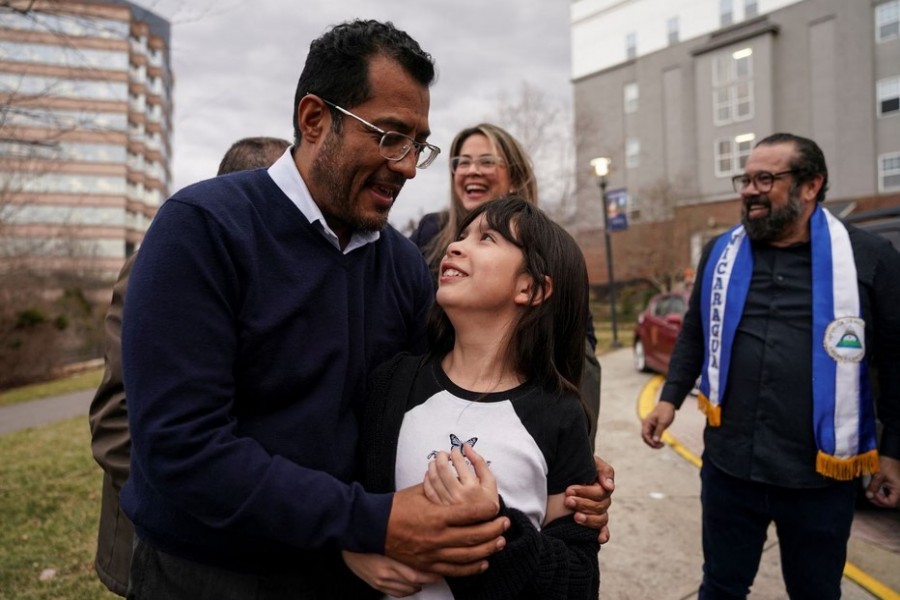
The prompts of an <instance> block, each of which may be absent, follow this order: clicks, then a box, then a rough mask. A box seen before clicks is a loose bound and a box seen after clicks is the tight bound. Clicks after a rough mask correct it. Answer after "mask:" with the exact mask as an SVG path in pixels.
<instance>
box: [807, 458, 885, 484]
mask: <svg viewBox="0 0 900 600" xmlns="http://www.w3.org/2000/svg"><path fill="white" fill-rule="evenodd" d="M816 472H817V473H821V474H822V475H824V476H825V477H830V478H832V479H839V480H841V481H850V480H851V479H856V478H857V477H859V476H860V475H873V474H875V473H877V472H878V450H869V451H868V452H864V453H863V454H857V455H856V456H851V457H850V458H838V457H837V456H831V455H829V454H825V453H824V452H822V451H821V450H819V453H818V455H816Z"/></svg>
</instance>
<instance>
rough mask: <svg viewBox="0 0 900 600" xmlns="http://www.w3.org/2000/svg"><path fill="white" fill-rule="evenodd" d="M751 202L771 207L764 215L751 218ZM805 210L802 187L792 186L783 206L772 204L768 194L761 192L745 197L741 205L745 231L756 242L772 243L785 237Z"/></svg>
mask: <svg viewBox="0 0 900 600" xmlns="http://www.w3.org/2000/svg"><path fill="white" fill-rule="evenodd" d="M750 203H755V204H763V205H765V206H766V207H767V208H768V209H769V214H767V215H766V216H764V217H758V218H756V219H750V218H749V217H748V216H747V206H748V204H750ZM802 212H803V204H802V203H801V202H800V188H799V187H798V186H793V185H792V186H791V189H790V191H788V201H787V203H786V204H784V205H782V206H777V207H776V206H772V202H771V201H770V200H769V197H768V195H766V194H760V195H759V196H753V197H752V198H749V199H745V200H743V202H742V205H741V223H742V224H743V225H744V231H746V232H747V236H748V237H749V238H750V239H751V240H753V241H754V242H763V243H766V244H768V243H771V242H774V241H777V240H779V239H780V238H782V237H784V235H785V234H786V233H787V232H788V230H789V229H790V227H791V226H792V225H793V224H794V223H796V222H797V220H798V219H799V218H800V213H802Z"/></svg>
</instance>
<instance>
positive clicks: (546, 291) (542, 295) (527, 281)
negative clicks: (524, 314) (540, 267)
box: [515, 273, 553, 306]
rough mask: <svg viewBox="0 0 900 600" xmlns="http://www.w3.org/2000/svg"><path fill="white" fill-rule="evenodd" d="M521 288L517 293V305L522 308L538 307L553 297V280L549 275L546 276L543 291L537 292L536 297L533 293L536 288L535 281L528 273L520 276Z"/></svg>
mask: <svg viewBox="0 0 900 600" xmlns="http://www.w3.org/2000/svg"><path fill="white" fill-rule="evenodd" d="M518 283H519V287H518V290H519V291H518V292H517V293H516V297H515V303H516V304H518V305H520V306H537V305H538V304H541V303H542V302H544V301H545V300H546V299H547V298H549V297H550V296H552V295H553V280H552V279H551V278H550V276H549V275H544V287H543V289H538V290H535V293H534V297H532V291H533V288H534V280H533V279H532V278H531V275H529V274H528V273H523V274H522V275H520V276H519V282H518Z"/></svg>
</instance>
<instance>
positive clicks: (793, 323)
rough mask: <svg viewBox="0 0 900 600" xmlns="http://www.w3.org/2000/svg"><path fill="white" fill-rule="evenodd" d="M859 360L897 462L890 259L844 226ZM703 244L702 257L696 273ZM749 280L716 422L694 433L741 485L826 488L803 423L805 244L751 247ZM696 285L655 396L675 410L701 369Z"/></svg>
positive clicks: (808, 378)
mask: <svg viewBox="0 0 900 600" xmlns="http://www.w3.org/2000/svg"><path fill="white" fill-rule="evenodd" d="M848 231H850V240H851V245H852V246H853V250H854V259H855V263H856V266H857V283H858V287H859V293H860V307H861V310H862V317H863V319H864V320H865V322H866V340H867V351H866V355H867V356H866V359H867V360H869V361H870V364H871V363H872V362H873V361H874V363H875V364H876V365H877V366H879V367H880V368H879V369H878V371H879V384H880V388H881V398H880V401H879V403H878V415H879V418H880V419H881V420H882V422H883V423H884V425H885V434H884V439H883V442H882V444H881V452H882V454H885V455H887V456H892V457H895V458H900V374H898V365H900V310H897V309H896V307H895V306H892V305H895V304H897V303H898V302H900V254H898V253H897V251H896V250H894V249H893V247H891V246H890V244H889V243H888V242H887V241H885V240H882V239H881V238H877V237H876V236H874V235H872V234H869V233H868V232H864V231H861V230H858V229H855V228H852V227H848ZM711 249H712V243H711V244H709V245H708V246H707V247H706V248H705V249H704V252H703V256H702V257H701V260H700V265H699V268H698V271H697V272H698V273H703V271H704V269H705V267H706V263H707V261H708V260H709V254H710V252H711ZM751 249H752V252H753V274H752V279H751V283H750V289H749V291H748V293H747V300H746V303H745V305H744V312H743V315H742V317H741V321H740V323H739V324H738V328H737V332H736V334H735V339H734V343H733V345H732V359H731V367H730V369H729V374H728V382H727V384H726V389H725V394H724V396H723V399H722V404H721V406H722V424H721V426H719V427H707V428H706V430H705V432H704V445H705V453H704V457H705V459H706V460H709V461H711V462H712V463H713V464H714V465H715V466H716V467H718V468H719V469H721V470H723V471H725V472H726V473H729V474H731V475H733V476H735V477H739V478H741V479H746V480H752V481H759V482H763V483H770V484H774V485H779V486H783V487H790V488H810V487H823V486H826V485H829V483H831V482H833V480H831V479H827V478H825V477H823V476H822V475H819V474H818V473H816V470H815V459H816V453H817V447H816V442H815V436H814V433H813V417H812V377H813V374H812V364H811V357H812V343H813V339H812V276H811V265H812V262H811V246H810V244H809V243H802V244H796V245H793V246H790V247H787V248H776V247H773V246H769V245H766V244H756V243H751ZM700 289H701V286H700V285H696V286H694V291H693V293H692V295H691V300H690V307H689V309H688V313H687V314H686V315H685V319H684V326H683V327H682V331H681V334H680V335H679V338H678V341H677V342H676V345H675V349H674V352H673V354H672V360H671V362H670V364H669V375H668V380H667V382H666V385H665V387H664V388H663V391H662V394H661V396H660V399H661V400H662V401H665V402H670V403H672V404H674V405H675V406H676V407H680V406H681V404H682V402H683V401H684V398H685V396H686V395H687V393H688V392H689V391H690V390H691V388H692V387H693V384H694V382H695V381H696V379H697V377H698V376H699V374H700V371H701V369H702V366H703V351H704V347H705V341H704V339H703V329H702V323H701V319H700V301H701V299H700Z"/></svg>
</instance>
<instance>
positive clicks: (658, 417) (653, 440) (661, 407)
mask: <svg viewBox="0 0 900 600" xmlns="http://www.w3.org/2000/svg"><path fill="white" fill-rule="evenodd" d="M674 420H675V405H674V404H672V403H671V402H659V403H657V405H656V406H655V407H654V408H653V410H651V411H650V413H649V414H648V415H647V416H646V417H644V420H643V421H641V439H643V440H644V443H645V444H647V445H648V446H650V447H651V448H656V449H657V450H659V449H660V448H662V447H663V446H664V445H665V444H663V442H662V434H663V432H664V431H665V430H666V429H668V428H669V425H671V424H672V421H674Z"/></svg>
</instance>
